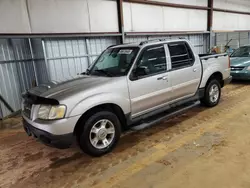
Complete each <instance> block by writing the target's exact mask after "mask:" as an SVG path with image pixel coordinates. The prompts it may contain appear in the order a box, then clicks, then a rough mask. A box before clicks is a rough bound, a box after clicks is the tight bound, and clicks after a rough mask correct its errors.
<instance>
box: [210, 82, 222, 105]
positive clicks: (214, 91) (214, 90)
mask: <svg viewBox="0 0 250 188" xmlns="http://www.w3.org/2000/svg"><path fill="white" fill-rule="evenodd" d="M219 95H220V91H219V87H218V86H217V85H216V84H214V85H212V87H211V88H210V90H209V98H210V101H211V102H212V103H216V102H217V101H218V99H219Z"/></svg>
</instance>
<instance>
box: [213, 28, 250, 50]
mask: <svg viewBox="0 0 250 188" xmlns="http://www.w3.org/2000/svg"><path fill="white" fill-rule="evenodd" d="M249 36H250V35H249V33H248V32H230V33H216V39H215V40H216V41H215V42H216V46H223V47H224V46H225V45H226V44H227V43H228V42H229V41H230V40H231V42H230V43H229V44H228V45H229V46H230V47H231V48H233V49H236V48H238V47H240V46H243V45H246V44H250V38H249Z"/></svg>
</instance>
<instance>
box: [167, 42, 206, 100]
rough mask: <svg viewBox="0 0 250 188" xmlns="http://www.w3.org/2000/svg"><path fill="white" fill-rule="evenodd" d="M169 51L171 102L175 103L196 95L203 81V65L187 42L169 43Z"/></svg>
mask: <svg viewBox="0 0 250 188" xmlns="http://www.w3.org/2000/svg"><path fill="white" fill-rule="evenodd" d="M168 49H169V57H170V62H171V63H170V64H171V65H170V66H171V69H170V72H169V79H170V82H171V87H172V95H171V101H173V102H175V101H178V100H181V99H184V98H188V97H191V96H193V95H195V93H196V91H197V89H198V87H199V83H200V79H201V73H202V72H201V63H200V60H199V59H198V60H197V61H196V59H195V55H194V53H193V51H192V49H191V48H190V46H189V44H188V43H187V42H185V41H183V42H173V43H169V44H168Z"/></svg>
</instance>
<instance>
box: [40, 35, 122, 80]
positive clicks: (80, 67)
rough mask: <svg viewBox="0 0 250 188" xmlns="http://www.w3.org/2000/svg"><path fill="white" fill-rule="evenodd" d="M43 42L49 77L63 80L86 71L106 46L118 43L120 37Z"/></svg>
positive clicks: (49, 40)
mask: <svg viewBox="0 0 250 188" xmlns="http://www.w3.org/2000/svg"><path fill="white" fill-rule="evenodd" d="M43 42H44V51H45V59H46V66H47V72H48V75H49V79H50V80H51V81H57V82H61V81H64V80H67V79H70V78H73V77H75V76H76V75H77V74H78V73H81V72H84V71H86V69H87V68H88V66H89V65H90V64H91V63H92V62H93V61H94V60H95V58H96V57H97V56H98V55H99V54H100V53H101V52H102V51H103V50H104V49H105V48H107V47H108V46H110V45H114V44H118V38H117V37H95V38H75V39H74V38H71V39H63V38H61V39H46V40H44V41H43Z"/></svg>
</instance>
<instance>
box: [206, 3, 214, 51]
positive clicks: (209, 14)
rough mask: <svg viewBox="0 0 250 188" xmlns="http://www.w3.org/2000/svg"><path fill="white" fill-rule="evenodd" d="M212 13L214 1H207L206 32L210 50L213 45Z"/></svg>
mask: <svg viewBox="0 0 250 188" xmlns="http://www.w3.org/2000/svg"><path fill="white" fill-rule="evenodd" d="M213 11H214V0H208V11H207V30H208V31H209V48H210V49H211V48H212V46H213V45H214V44H213V35H214V33H213Z"/></svg>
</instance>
